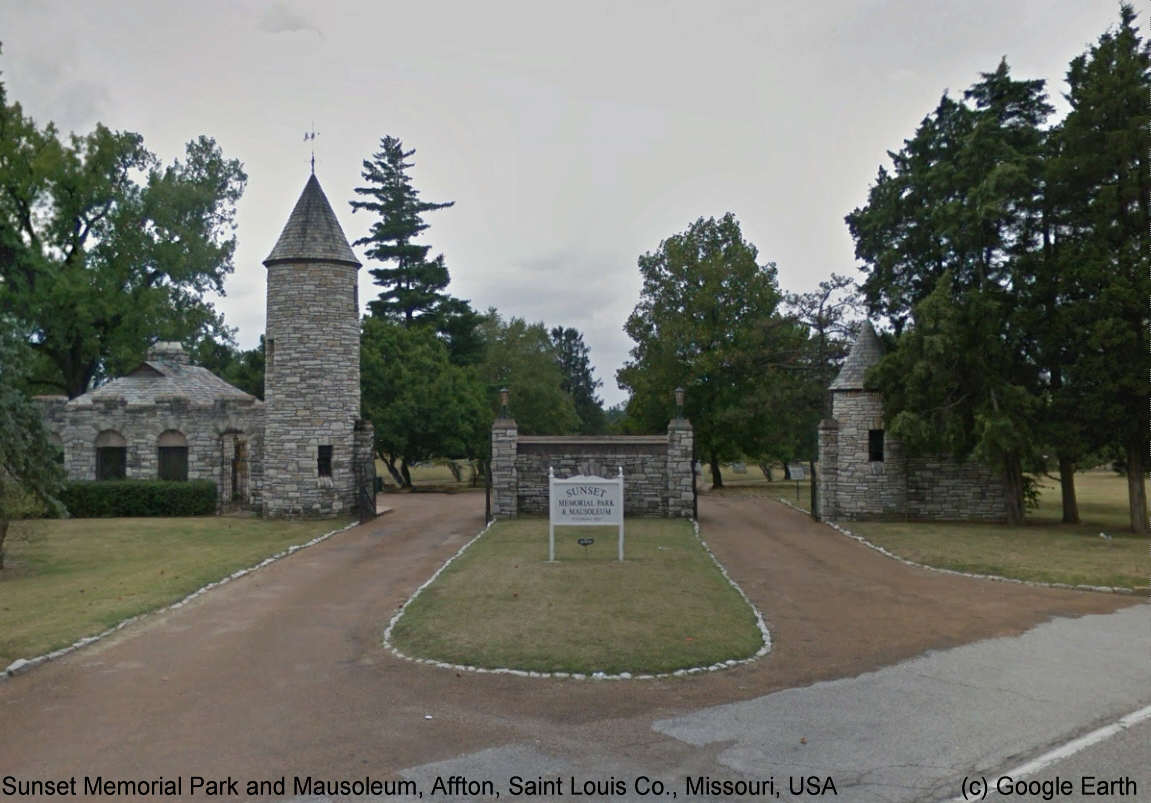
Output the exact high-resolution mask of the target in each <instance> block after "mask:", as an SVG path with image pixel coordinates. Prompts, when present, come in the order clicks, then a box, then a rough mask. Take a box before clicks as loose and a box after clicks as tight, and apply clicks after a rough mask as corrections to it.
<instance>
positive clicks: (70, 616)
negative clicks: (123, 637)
mask: <svg viewBox="0 0 1151 803" xmlns="http://www.w3.org/2000/svg"><path fill="white" fill-rule="evenodd" d="M346 523H347V522H343V521H333V520H328V521H266V520H263V519H257V518H240V517H228V516H225V517H218V516H200V517H195V518H163V519H159V518H156V519H151V518H131V519H65V520H59V519H39V520H28V521H14V522H12V526H11V529H10V530H9V531H8V539H7V542H6V548H7V553H8V554H7V560H6V564H5V565H6V567H7V568H5V569H4V570H3V571H0V670H3V668H4V667H6V666H8V665H9V664H10V663H12V662H13V661H15V660H16V659H18V658H31V657H33V656H36V655H42V654H43V653H46V652H50V651H51V650H54V649H57V648H59V647H64V646H66V645H68V644H71V643H73V642H75V641H76V640H77V639H80V638H83V637H85V636H91V635H95V634H96V633H100V632H102V631H104V630H106V629H107V628H109V627H111V626H113V625H115V624H116V623H117V622H120V621H121V620H123V619H126V618H128V617H131V616H135V615H136V614H139V613H144V612H146V611H150V610H154V609H156V608H159V607H161V606H164V605H168V604H170V603H172V602H176V601H177V600H179V599H182V598H183V597H185V596H187V595H188V594H190V593H191V592H192V591H195V590H196V589H197V588H200V587H201V586H203V585H206V584H207V583H210V582H213V581H215V580H219V579H221V578H223V577H226V576H227V575H229V574H231V573H232V572H234V571H236V570H237V569H242V568H246V567H248V566H251V565H253V564H256V563H259V562H260V561H261V560H263V559H264V558H266V557H268V556H269V555H273V554H275V553H276V552H279V551H280V550H283V549H286V548H287V547H289V546H291V545H293V544H301V543H304V542H305V541H308V540H311V539H312V538H314V537H315V536H317V535H320V534H322V533H325V532H328V531H329V530H332V529H335V528H337V527H342V526H344V525H345V524H346Z"/></svg>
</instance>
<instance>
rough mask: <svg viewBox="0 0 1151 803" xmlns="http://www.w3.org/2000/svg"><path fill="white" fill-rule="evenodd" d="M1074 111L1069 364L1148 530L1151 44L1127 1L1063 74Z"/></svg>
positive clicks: (1066, 162) (1061, 170)
mask: <svg viewBox="0 0 1151 803" xmlns="http://www.w3.org/2000/svg"><path fill="white" fill-rule="evenodd" d="M1067 84H1068V87H1069V89H1068V93H1067V99H1068V102H1069V103H1070V104H1071V111H1070V113H1069V114H1068V115H1067V118H1066V119H1065V120H1064V122H1063V125H1062V127H1061V129H1060V132H1059V143H1060V148H1059V151H1058V156H1057V158H1055V160H1054V161H1055V167H1054V174H1055V175H1054V178H1053V182H1054V183H1056V184H1057V191H1058V192H1059V193H1060V198H1061V201H1062V203H1063V206H1064V216H1063V218H1062V221H1061V222H1062V224H1063V229H1062V238H1063V259H1062V260H1061V262H1060V265H1061V267H1062V269H1063V270H1065V271H1067V272H1068V275H1069V277H1070V285H1071V290H1072V292H1073V295H1072V297H1071V299H1070V300H1071V301H1072V302H1073V303H1072V304H1070V305H1069V306H1070V325H1069V328H1071V329H1073V330H1075V331H1076V334H1077V336H1078V338H1079V347H1078V348H1077V349H1076V350H1075V352H1074V353H1073V354H1072V355H1071V356H1072V357H1073V359H1072V361H1071V363H1070V364H1069V365H1068V366H1067V367H1066V371H1065V373H1066V375H1067V377H1068V379H1069V380H1070V381H1071V382H1073V383H1074V385H1075V386H1076V387H1078V388H1083V389H1084V390H1083V391H1082V392H1081V393H1080V399H1079V401H1080V402H1081V403H1082V407H1081V409H1080V412H1079V414H1080V415H1083V416H1088V417H1089V418H1090V419H1091V420H1093V421H1095V422H1097V423H1098V424H1100V425H1101V426H1102V428H1103V429H1104V431H1106V432H1107V433H1109V435H1110V442H1111V443H1112V444H1114V445H1115V446H1117V447H1118V448H1119V449H1120V450H1121V451H1122V453H1123V454H1124V457H1125V462H1126V471H1127V482H1128V500H1129V510H1130V521H1131V528H1132V529H1133V530H1134V531H1135V532H1137V533H1141V534H1146V533H1147V532H1148V513H1147V494H1146V485H1145V474H1146V471H1147V469H1148V465H1147V452H1148V431H1149V430H1151V420H1149V415H1148V414H1149V402H1151V399H1149V394H1151V388H1149V387H1148V382H1147V377H1148V375H1149V374H1151V359H1149V357H1148V334H1147V326H1148V323H1147V321H1148V318H1147V299H1148V297H1151V278H1149V275H1151V236H1149V229H1151V208H1149V205H1151V155H1149V154H1151V133H1149V124H1151V100H1149V98H1151V47H1149V45H1148V43H1147V42H1145V41H1144V40H1143V39H1142V38H1141V37H1140V36H1139V33H1138V30H1137V28H1136V25H1135V12H1134V10H1133V9H1132V7H1131V6H1130V5H1127V4H1124V5H1123V6H1122V7H1121V9H1120V24H1119V26H1118V28H1117V29H1115V30H1112V31H1108V32H1106V33H1104V34H1103V35H1102V36H1100V37H1099V40H1098V42H1097V43H1096V44H1095V45H1094V46H1092V47H1091V48H1090V50H1089V51H1088V52H1087V53H1085V54H1083V55H1081V56H1079V57H1077V58H1075V59H1074V60H1073V61H1072V62H1071V65H1070V68H1069V69H1068V71H1067Z"/></svg>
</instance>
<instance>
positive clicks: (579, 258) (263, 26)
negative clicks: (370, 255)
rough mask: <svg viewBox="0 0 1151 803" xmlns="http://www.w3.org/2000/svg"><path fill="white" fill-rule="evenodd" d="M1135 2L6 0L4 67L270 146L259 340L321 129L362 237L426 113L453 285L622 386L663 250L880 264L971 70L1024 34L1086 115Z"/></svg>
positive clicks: (180, 141) (250, 276) (52, 101)
mask: <svg viewBox="0 0 1151 803" xmlns="http://www.w3.org/2000/svg"><path fill="white" fill-rule="evenodd" d="M1146 8H1147V5H1146V3H1139V4H1137V5H1136V10H1137V11H1139V12H1140V14H1141V21H1143V24H1145V21H1144V20H1142V18H1143V17H1145V16H1146V14H1145V11H1146ZM1118 17H1119V4H1118V2H1116V1H1115V0H966V2H932V1H931V0H926V1H925V0H892V1H891V2H882V1H881V0H823V2H821V3H803V2H768V1H767V0H759V1H758V2H742V1H741V2H734V1H733V2H722V1H720V2H710V3H705V2H700V0H696V1H695V2H654V1H650V0H644V1H643V2H626V1H621V2H591V1H589V0H582V1H581V2H578V3H574V2H572V3H563V4H560V3H555V2H547V0H520V1H517V2H500V1H499V0H493V1H492V2H484V3H477V2H453V1H452V0H448V1H447V2H438V3H421V2H418V1H417V0H407V1H406V2H402V3H399V2H341V1H340V0H328V1H327V2H323V3H319V2H304V1H303V0H273V2H266V1H264V0H197V2H194V3H188V2H167V1H166V0H140V1H139V2H125V1H124V0H119V1H112V2H101V3H76V2H63V0H56V1H53V0H0V40H2V41H3V54H2V56H0V70H2V71H3V80H4V82H5V83H6V85H7V89H8V96H9V99H10V100H18V101H20V102H21V103H22V104H23V105H24V107H25V110H26V113H28V114H30V115H31V116H33V117H34V118H35V119H37V120H38V121H39V122H41V123H43V122H46V121H47V120H54V121H55V122H56V124H57V125H58V126H59V127H60V128H61V129H63V130H65V131H68V130H75V131H78V132H87V131H88V130H90V129H91V128H92V126H93V125H94V124H95V123H96V122H97V121H100V122H103V123H104V124H105V125H108V126H109V127H111V128H115V129H126V130H131V131H136V132H139V133H140V134H142V135H143V137H144V142H145V145H146V146H147V147H148V148H149V149H151V150H153V151H154V152H156V153H157V154H158V155H159V156H160V157H161V158H162V159H163V160H164V161H170V160H171V159H172V158H174V157H177V156H180V155H181V154H182V151H183V146H184V143H186V142H187V141H188V140H190V139H192V138H194V137H195V136H198V135H200V134H208V135H209V136H212V137H214V138H215V139H216V140H217V142H218V143H219V144H220V146H221V147H222V148H223V151H224V153H225V154H226V155H227V156H229V157H234V158H238V159H240V160H241V161H242V162H243V163H244V166H245V169H246V170H247V173H248V186H247V190H246V191H245V193H244V197H243V199H242V200H241V202H240V205H239V214H238V218H237V219H238V225H239V229H238V238H239V243H238V248H237V252H236V260H235V263H236V270H235V273H234V274H232V275H231V276H230V277H229V278H228V281H227V284H226V287H227V296H226V297H225V298H222V299H220V300H219V301H218V306H219V308H220V309H221V310H222V311H223V313H224V315H225V318H226V320H227V322H228V324H229V325H231V326H234V327H236V328H237V329H238V334H237V337H238V340H239V343H240V345H241V346H243V347H246V348H250V347H252V346H253V345H255V343H256V342H257V340H258V338H259V335H260V334H261V333H262V332H263V331H264V277H265V270H264V267H263V266H262V264H261V262H262V260H263V259H264V258H265V257H266V256H267V255H268V252H269V251H270V250H271V248H272V246H273V245H274V244H275V241H276V238H277V236H278V235H279V233H280V230H281V228H282V227H283V225H284V222H285V221H286V220H287V217H288V214H289V212H290V211H291V209H292V206H293V205H294V204H295V201H296V199H297V197H298V196H299V194H300V191H301V190H302V189H303V186H304V183H305V181H306V180H307V177H308V172H309V167H308V160H309V154H310V148H309V145H307V144H305V143H304V141H303V134H304V132H305V131H307V130H309V129H310V128H311V127H312V124H313V121H314V124H315V130H316V131H317V132H319V136H318V138H317V139H316V143H315V148H316V174H317V177H318V178H319V179H320V182H321V184H322V185H323V187H324V190H325V192H326V193H327V195H328V199H329V200H330V201H331V202H332V206H333V207H334V208H335V211H336V214H337V215H338V216H339V218H340V221H341V223H342V225H343V227H344V232H345V233H346V234H347V236H348V239H349V241H354V240H355V239H357V238H359V237H361V236H363V235H364V234H365V233H366V231H367V228H368V225H369V222H370V221H369V218H368V217H366V214H365V213H364V212H360V213H357V214H355V215H353V214H352V212H351V209H350V207H349V206H348V201H349V200H350V199H351V198H352V196H353V192H352V190H353V188H354V187H356V186H357V185H358V184H359V183H360V169H361V162H362V161H363V160H364V159H365V158H368V157H369V156H370V155H371V154H372V153H373V152H374V151H375V150H377V146H378V144H379V140H380V138H381V137H382V136H384V135H385V134H390V135H393V136H396V137H399V138H400V139H401V140H402V141H403V142H404V145H405V147H407V148H415V149H416V155H415V157H414V162H415V168H414V169H413V170H412V171H411V176H412V178H413V180H414V183H415V186H416V188H417V189H418V190H419V191H420V192H421V194H422V197H423V199H424V200H428V201H455V202H456V205H455V206H454V207H453V208H451V209H445V210H442V211H439V212H434V213H429V214H428V215H427V217H426V222H428V223H429V224H430V225H431V228H430V229H429V230H428V231H427V232H426V233H425V236H424V238H423V241H424V242H427V243H429V244H431V245H432V247H433V249H434V252H433V253H435V252H442V253H443V254H444V256H445V258H446V261H447V265H448V267H449V269H450V270H451V275H452V284H451V287H450V291H451V292H452V293H453V294H454V295H457V296H460V297H462V298H467V299H470V300H471V302H472V304H473V305H474V306H475V307H477V308H478V309H481V310H482V309H486V308H487V307H489V306H495V307H498V308H499V310H500V311H501V312H502V313H503V314H504V315H515V316H520V317H523V318H526V319H528V320H529V321H544V322H545V323H547V324H548V325H549V326H552V325H558V324H562V325H565V326H574V327H576V328H577V329H579V330H580V331H581V332H583V334H584V339H585V341H586V342H587V343H588V345H589V346H590V348H591V357H592V361H593V363H594V365H595V367H596V372H597V375H598V376H599V377H600V378H601V379H603V381H604V387H603V389H602V396H603V397H604V399H605V401H606V402H607V403H608V404H611V403H615V402H617V401H620V400H622V399H623V398H624V394H623V392H622V391H620V390H619V389H618V388H617V387H616V385H615V371H616V369H617V368H618V367H619V366H620V365H621V364H622V363H623V361H624V360H625V359H626V358H627V352H628V349H629V348H630V347H631V341H630V340H629V339H628V338H627V336H626V335H625V334H624V333H623V330H622V327H623V323H624V320H625V319H626V318H627V316H628V314H629V313H630V311H631V309H632V308H633V307H634V305H635V303H636V301H637V299H638V294H639V287H640V281H639V274H638V271H637V268H636V258H637V257H638V256H639V255H640V254H641V253H643V252H646V251H652V250H654V249H656V248H657V247H658V245H659V243H660V241H661V240H662V239H664V238H666V237H668V236H670V235H672V234H675V233H677V232H681V231H683V230H684V229H686V228H687V226H688V225H689V224H690V223H692V222H693V221H694V220H696V219H697V218H699V217H709V216H716V217H718V216H720V215H722V214H723V213H725V212H728V211H731V212H734V213H735V215H736V216H737V217H738V218H739V220H740V221H741V223H742V225H743V233H744V236H745V237H746V238H747V239H748V240H749V241H750V242H752V243H754V244H755V245H756V246H757V247H758V248H759V255H760V261H761V262H775V263H776V265H777V266H778V268H779V281H780V285H781V286H782V288H783V289H784V290H787V291H805V290H810V289H812V288H814V287H815V285H816V284H817V283H818V282H819V281H821V280H822V279H825V278H827V277H828V275H829V274H830V273H831V272H832V271H836V272H839V273H850V274H852V275H856V271H855V264H856V263H855V260H854V256H853V251H854V249H853V246H852V242H851V238H850V236H849V234H848V231H847V227H846V226H845V225H844V223H843V216H844V215H845V214H847V213H848V212H850V211H851V210H852V209H853V208H855V207H857V206H859V205H860V204H862V203H863V202H864V201H865V199H866V194H867V190H868V187H869V185H870V183H871V182H872V180H873V179H874V177H875V173H876V170H877V168H878V166H879V165H880V164H881V163H882V162H884V161H885V159H886V157H885V152H886V151H887V150H889V149H897V148H898V147H899V146H900V145H901V143H902V141H903V140H904V139H905V138H907V137H909V136H910V135H911V134H912V133H913V131H914V129H915V127H916V125H917V124H918V123H919V121H920V120H922V118H923V117H924V116H925V115H927V114H928V113H929V112H930V111H931V110H932V109H934V107H935V105H936V103H937V102H938V100H939V97H940V95H941V94H942V93H943V92H944V91H945V90H950V92H951V94H952V95H953V96H959V95H961V94H962V92H963V90H964V89H966V88H967V87H969V86H970V85H971V84H972V83H974V82H975V81H977V80H978V78H979V73H980V72H986V71H991V70H993V69H994V68H995V67H996V65H997V64H998V62H999V59H1000V57H1002V56H1006V57H1007V59H1008V63H1009V64H1010V66H1011V68H1012V73H1013V75H1014V76H1015V77H1017V78H1045V79H1047V81H1048V90H1049V92H1050V93H1051V95H1052V99H1053V100H1054V101H1055V102H1056V106H1057V107H1058V108H1059V110H1060V112H1059V113H1060V114H1062V113H1064V112H1065V110H1066V104H1064V103H1063V102H1062V100H1061V99H1060V94H1061V93H1062V92H1063V91H1064V90H1065V84H1064V80H1063V79H1064V75H1065V72H1066V69H1067V63H1068V62H1069V61H1070V59H1071V58H1072V57H1074V56H1076V55H1078V54H1079V53H1082V52H1083V51H1084V50H1085V49H1086V48H1087V47H1088V46H1089V45H1090V44H1091V43H1092V42H1094V41H1095V40H1096V39H1097V37H1098V36H1099V34H1100V33H1102V32H1103V31H1104V30H1105V29H1106V28H1107V27H1109V26H1111V25H1113V24H1115V22H1116V21H1117V20H1118ZM358 253H359V255H360V256H361V258H363V252H362V250H359V251H358ZM377 293H378V289H374V288H373V287H372V285H371V284H370V277H369V276H368V275H367V270H363V271H361V288H360V298H361V299H363V300H365V302H366V301H367V300H368V299H371V298H374V297H375V296H376V294H377Z"/></svg>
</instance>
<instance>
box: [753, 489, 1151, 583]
mask: <svg viewBox="0 0 1151 803" xmlns="http://www.w3.org/2000/svg"><path fill="white" fill-rule="evenodd" d="M776 501H777V502H780V503H781V504H784V505H787V506H788V507H789V508H791V509H792V510H796V511H798V512H800V513H802V514H804V515H805V516H810V515H811V514H810V513H808V512H807V511H806V510H804V509H803V508H801V507H797V506H796V505H793V504H792V503H791V502H788V501H787V500H786V499H784V498H783V497H777V498H776ZM820 524H826V525H827V526H828V527H830V528H831V529H833V530H835V531H836V532H838V533H840V534H841V535H846V536H847V537H848V538H851V539H854V540H856V541H858V542H859V543H861V544H863V545H864V546H865V547H869V548H871V549H874V550H875V551H876V552H878V553H880V554H881V555H885V556H887V557H889V558H891V559H892V560H897V561H899V562H900V563H902V564H904V565H906V566H914V567H915V568H917V569H927V570H928V571H930V572H939V573H940V574H951V575H955V576H957V577H971V578H974V579H976V580H995V581H996V582H999V583H1018V584H1019V585H1024V586H1033V587H1035V588H1062V589H1064V590H1068V591H1101V592H1103V593H1106V594H1141V593H1142V591H1143V590H1142V589H1138V588H1120V587H1118V586H1089V585H1072V584H1070V583H1044V582H1042V581H1040V580H1020V579H1018V578H1016V577H1003V576H1001V575H998V574H975V573H974V572H961V571H957V570H955V569H941V568H939V567H938V566H928V565H927V564H926V563H916V562H915V561H913V560H908V559H907V558H904V557H900V556H899V555H896V554H895V553H894V552H889V551H888V550H887V549H885V548H884V547H881V546H880V545H879V544H874V543H872V542H871V541H868V540H867V539H866V538H864V537H863V536H862V535H859V534H858V533H853V532H852V531H851V530H849V529H847V528H846V527H844V526H843V525H842V524H837V523H836V522H834V521H821V522H820Z"/></svg>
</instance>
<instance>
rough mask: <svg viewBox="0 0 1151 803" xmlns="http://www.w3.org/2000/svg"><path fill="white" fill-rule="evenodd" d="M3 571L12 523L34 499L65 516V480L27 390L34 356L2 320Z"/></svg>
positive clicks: (0, 513) (0, 462) (0, 500)
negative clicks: (27, 374) (62, 494)
mask: <svg viewBox="0 0 1151 803" xmlns="http://www.w3.org/2000/svg"><path fill="white" fill-rule="evenodd" d="M0 326H3V327H4V328H3V329H0V433H3V437H0V569H3V568H4V541H5V538H6V537H7V535H8V522H9V520H11V519H12V518H16V517H18V516H20V515H21V514H23V513H24V512H25V509H26V508H27V503H28V501H29V500H32V501H35V502H37V503H39V504H41V505H43V506H45V507H47V508H48V509H49V510H50V511H51V512H54V513H57V514H63V513H64V509H63V506H62V505H61V503H60V501H59V499H58V498H57V494H58V492H59V490H60V487H61V485H62V484H63V480H64V471H63V467H62V466H60V465H59V464H58V463H57V457H58V455H59V451H58V450H57V449H56V447H54V446H52V445H51V444H50V443H48V437H47V433H46V432H45V430H44V425H43V423H42V421H41V418H40V411H39V410H37V409H36V407H35V405H34V404H33V403H32V401H31V400H30V399H29V398H28V397H27V396H26V395H25V393H24V391H23V388H22V386H23V385H24V380H25V376H24V374H25V371H26V369H27V365H28V358H29V356H30V355H28V354H26V353H25V352H26V351H27V347H26V345H25V344H24V343H23V342H22V338H18V337H15V336H14V332H15V331H16V327H15V325H14V323H13V322H12V321H11V320H10V319H3V318H0Z"/></svg>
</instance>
